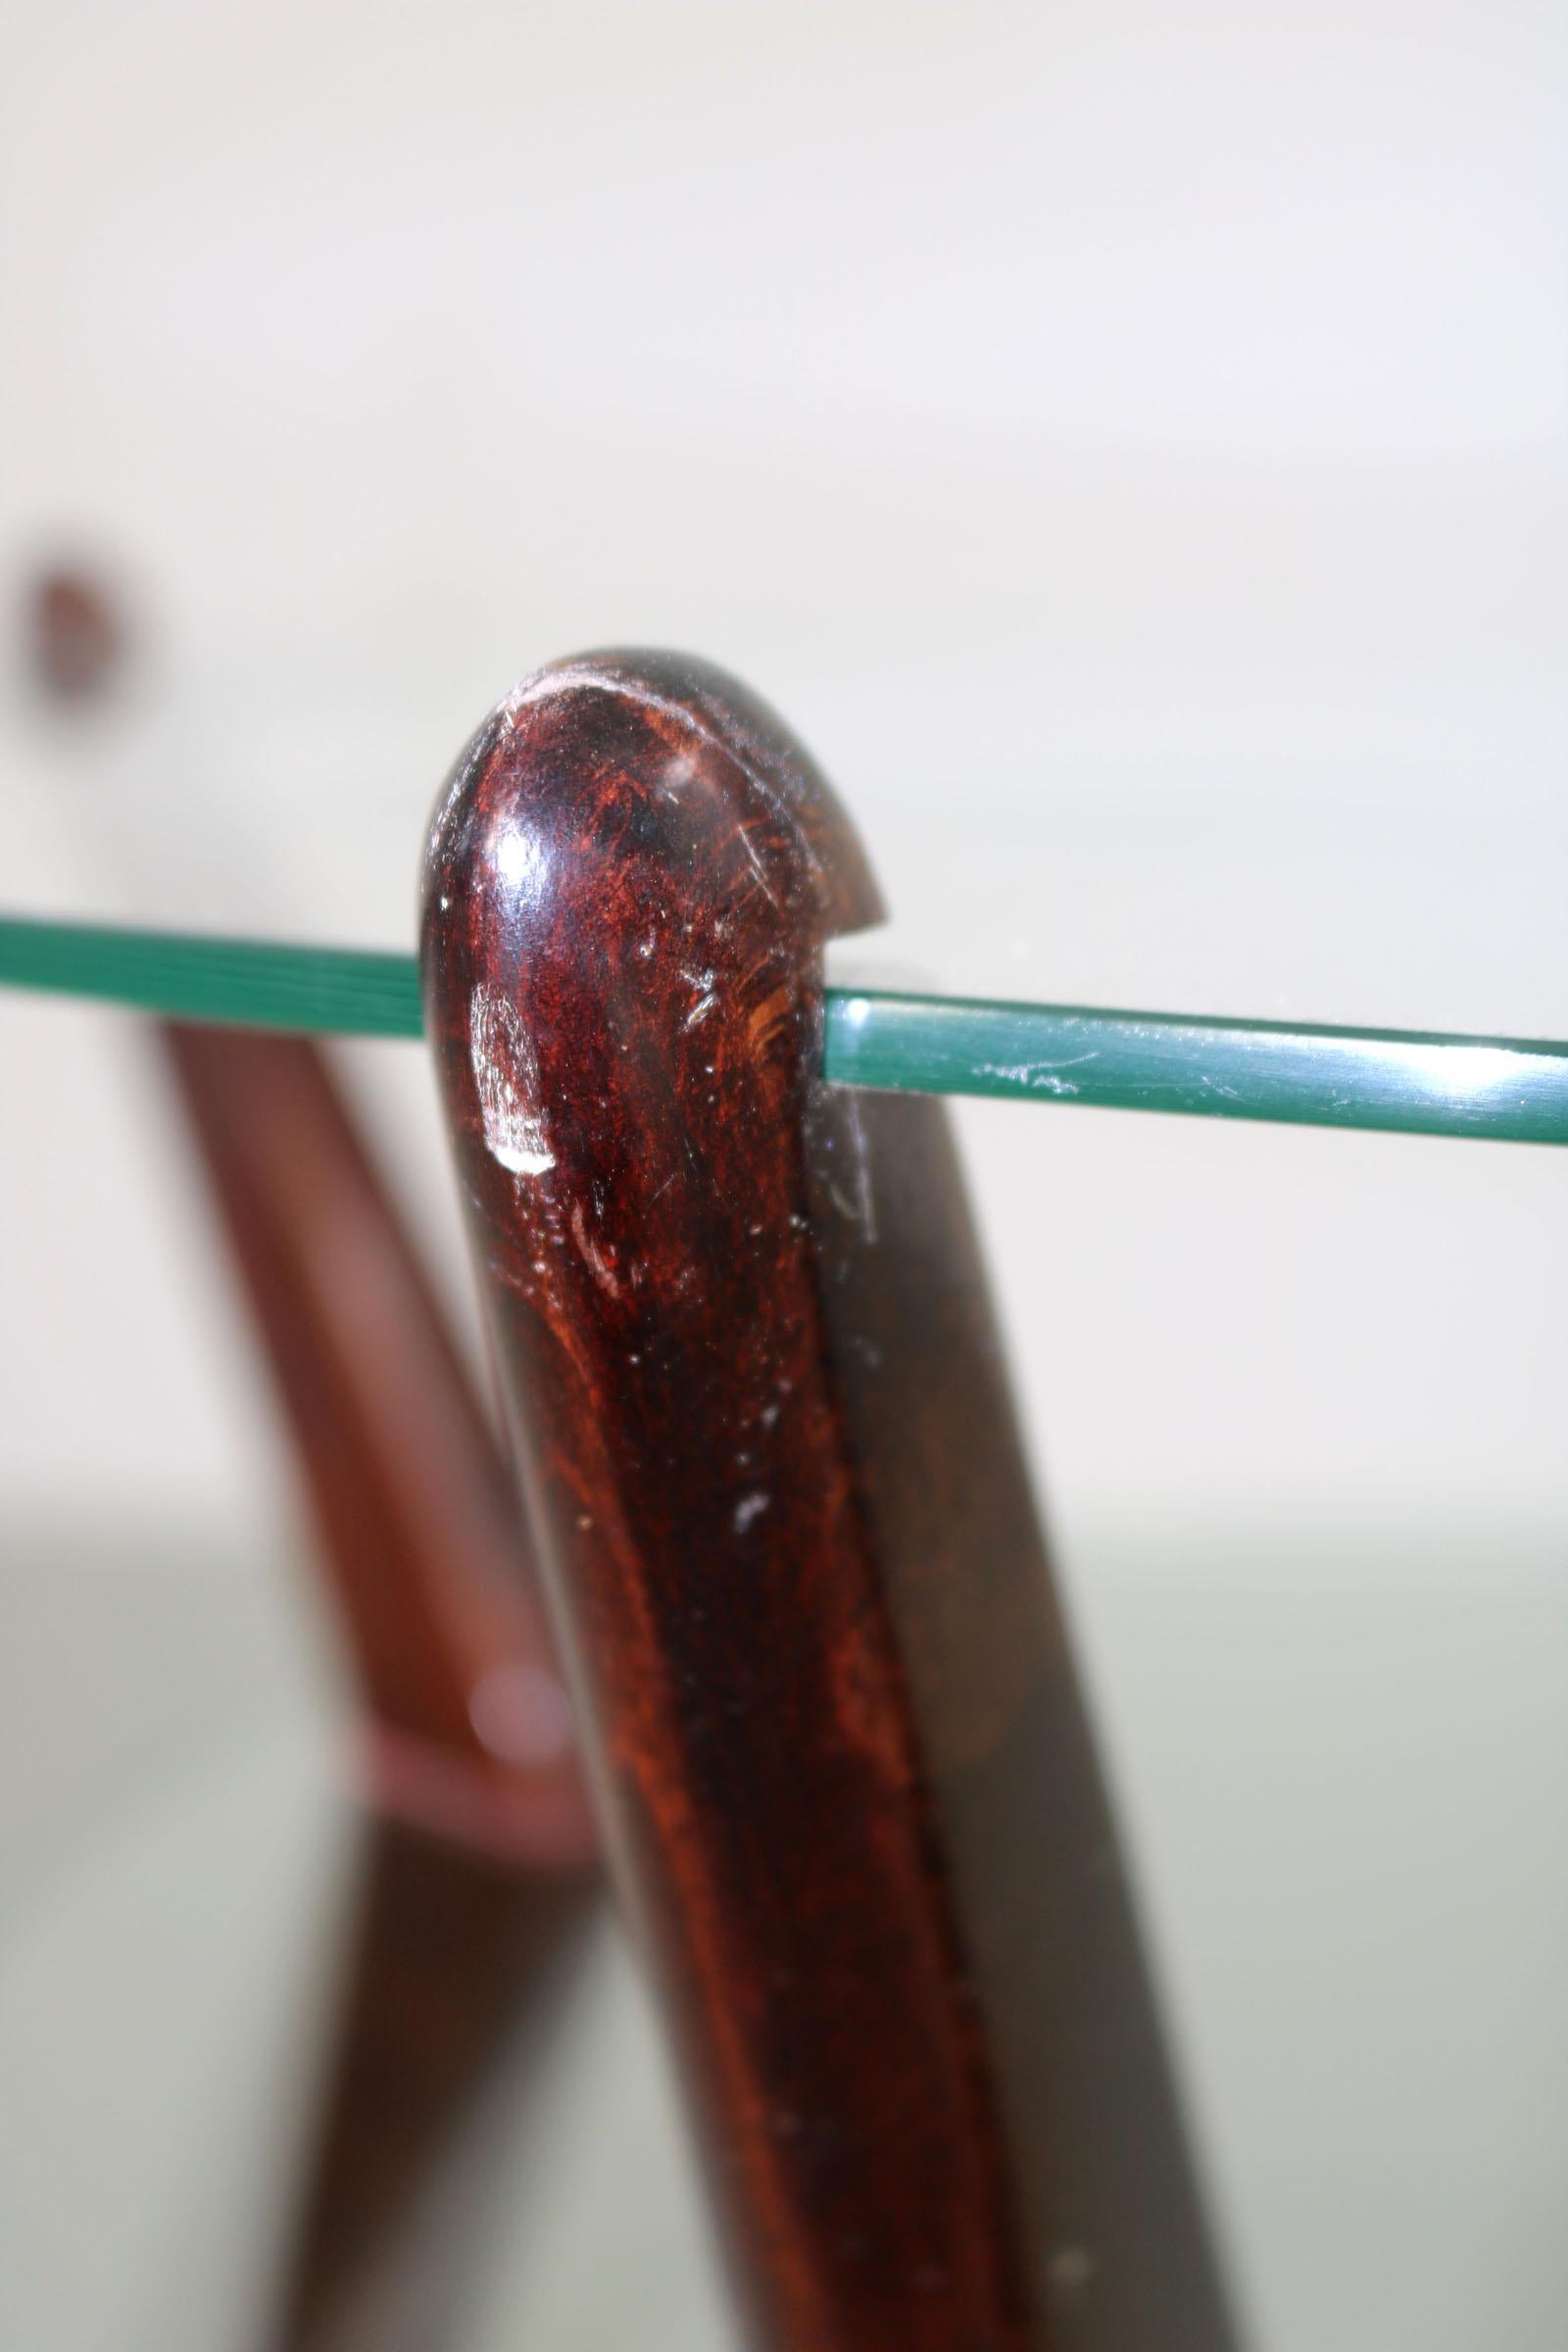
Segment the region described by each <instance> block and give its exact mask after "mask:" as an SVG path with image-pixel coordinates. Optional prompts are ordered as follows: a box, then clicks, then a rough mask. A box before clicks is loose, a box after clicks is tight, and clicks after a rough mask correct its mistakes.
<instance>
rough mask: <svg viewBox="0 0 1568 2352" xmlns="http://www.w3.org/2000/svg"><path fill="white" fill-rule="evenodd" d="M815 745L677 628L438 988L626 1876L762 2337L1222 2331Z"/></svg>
mask: <svg viewBox="0 0 1568 2352" xmlns="http://www.w3.org/2000/svg"><path fill="white" fill-rule="evenodd" d="M879 913H880V907H879V906H878V902H877V899H876V894H875V890H874V887H873V885H872V883H871V881H870V878H869V876H868V874H867V871H866V867H865V864H864V861H863V858H862V856H861V853H860V850H859V848H858V843H857V842H856V840H855V838H854V836H853V834H852V833H851V831H850V829H849V827H848V825H847V822H846V820H845V818H844V816H843V814H842V812H841V811H840V809H838V807H837V804H836V803H835V801H834V799H833V797H832V794H831V792H830V790H829V788H828V787H827V785H826V784H825V782H824V781H823V779H822V777H821V776H820V774H819V773H818V772H817V771H816V770H815V768H814V767H813V766H812V764H811V763H810V761H809V759H808V758H807V757H806V755H805V754H804V753H803V752H802V751H801V750H800V748H799V746H797V745H796V744H795V743H794V742H793V741H792V740H791V739H790V738H789V737H788V736H787V734H786V733H785V732H784V730H783V728H782V727H781V726H780V724H779V722H778V721H777V720H776V719H775V718H774V717H773V716H772V714H771V713H770V712H768V711H766V710H765V709H764V708H763V707H762V706H761V705H760V704H759V703H757V702H756V701H755V700H754V698H752V697H751V696H750V695H749V694H748V693H747V692H746V691H745V689H743V688H741V687H739V686H738V685H737V684H736V683H735V682H734V681H733V680H730V679H728V678H726V677H724V676H723V675H722V674H721V673H719V672H716V671H714V670H712V669H710V668H708V667H707V666H706V665H704V664H701V663H697V662H687V661H684V660H681V659H678V658H675V657H671V656H662V655H660V656H649V655H605V656H593V657H588V658H585V659H584V660H582V661H579V662H566V663H563V664H560V665H558V666H557V667H555V668H552V669H548V670H545V671H542V672H540V673H539V674H538V675H537V676H536V677H535V678H533V679H531V680H529V681H528V682H527V683H526V684H525V685H524V686H523V687H521V688H520V689H519V690H518V691H517V692H516V693H515V695H513V696H512V697H511V698H509V700H508V701H507V702H506V703H505V704H503V705H502V706H501V707H500V708H499V709H498V710H497V711H495V712H494V713H493V714H492V716H491V718H490V719H489V720H488V721H487V722H486V724H485V725H484V727H482V728H481V730H480V732H479V733H478V735H477V736H476V737H475V738H474V741H473V743H472V744H471V745H470V747H469V749H468V751H467V753H466V755H465V757H464V759H463V760H462V761H461V762H460V764H459V766H458V768H457V770H456V771H455V773H454V776H453V779H452V782H451V784H450V786H449V788H448V791H447V794H446V797H445V800H444V802H443V804H442V807H441V809H440V810H439V812H438V815H437V819H436V825H435V830H434V833H433V836H432V843H431V849H430V856H429V862H428V870H427V875H426V892H425V911H424V936H423V956H424V974H425V991H426V1005H427V1011H428V1017H429V1025H430V1030H431V1034H432V1039H433V1042H434V1046H435V1050H436V1054H437V1058H438V1064H439V1070H440V1079H441V1084H442V1089H443V1093H444V1097H445V1102H446V1106H447V1114H448V1119H449V1122H450V1127H451V1132H452V1137H453V1142H454V1149H455V1152H456V1156H457V1162H458V1170H459V1177H460V1183H461V1187H462V1191H463V1195H464V1198H465V1200H466V1203H467V1204H468V1213H469V1223H470V1233H471V1238H472V1243H473V1249H474V1254H475V1257H476V1260H477V1264H478V1269H479V1274H480V1281H481V1287H482V1290H483V1292H484V1296H485V1299H486V1303H487V1308H488V1313H489V1317H490V1322H491V1327H492V1332H493V1335H494V1341H495V1346H496V1351H497V1356H498V1360H499V1363H500V1367H501V1371H502V1376H503V1383H504V1387H505V1390H506V1395H507V1399H508V1405H509V1409H510V1413H511V1417H512V1423H513V1431H514V1436H515V1450H516V1458H517V1461H518V1465H519V1470H520V1473H521V1476H522V1478H523V1479H524V1481H525V1483H526V1487H527V1490H528V1493H529V1495H530V1498H531V1501H532V1503H533V1505H534V1508H535V1512H536V1515H537V1519H538V1525H539V1529H540V1542H541V1549H542V1566H543V1570H544V1574H545V1576H546V1579H547V1581H548V1583H549V1584H550V1586H551V1587H552V1589H553V1595H554V1600H555V1604H556V1608H557V1613H558V1616H559V1618H560V1620H561V1622H562V1624H563V1625H564V1628H565V1629H566V1633H567V1641H568V1655H567V1666H568V1671H569V1673H570V1675H571V1677H572V1679H573V1682H574V1685H575V1687H576V1691H577V1696H578V1715H579V1721H580V1722H581V1723H582V1724H583V1726H584V1727H585V1736H586V1739H587V1741H588V1746H589V1757H588V1761H589V1765H590V1769H591V1772H592V1774H593V1778H594V1785H595V1789H596V1795H597V1799H598V1802H599V1805H600V1808H601V1815H602V1822H603V1827H604V1833H605V1837H606V1842H607V1845H608V1847H609V1850H610V1852H611V1855H612V1858H613V1868H614V1871H615V1875H616V1880H617V1884H618V1887H619V1890H620V1893H621V1895H622V1898H623V1900H624V1903H625V1905H626V1907H627V1909H628V1911H629V1913H630V1915H631V1916H632V1918H633V1920H634V1921H635V1923H636V1924H637V1926H638V1928H639V1930H640V1933H641V1935H642V1936H643V1938H644V1941H645V1943H646V1946H647V1949H648V1952H649V1955H650V1958H651V1961H652V1964H653V1966H654V1969H655V1971H656V1974H657V1976H658V1979H659V1981H660V1985H661V1987H662V1994H663V1998H664V2001H665V2005H666V2010H667V2014H668V2017H669V2021H670V2025H671V2030H672V2032H673V2034H674V2036H675V2039H676V2042H677V2044H678V2049H679V2055H680V2059H681V2063H682V2068H683V2073H684V2078H685V2082H686V2086H687V2090H688V2095H689V2099H690V2103H691V2106H692V2108H693V2111H694V2114H695V2118H696V2122H697V2125H698V2129H699V2132H700V2135H701V2137H702V2140H703V2142H704V2145H705V2149H706V2153H707V2157H708V2162H709V2169H710V2179H711V2188H712V2194H713V2197H714V2200H715V2203H716V2205H717V2208H718V2211H719V2216H720V2220H721V2225H722V2229H723V2234H724V2237H725V2240H726V2243H727V2246H728V2250H729V2254H730V2258H731V2268H732V2272H733V2275H734V2278H735V2280H736V2284H737V2287H738V2290H739V2292H740V2295H741V2297H742V2299H743V2302H744V2304H745V2306H746V2308H747V2311H748V2313H749V2315H750V2319H751V2322H752V2326H753V2329H754V2332H755V2337H756V2340H758V2341H759V2342H760V2343H764V2344H767V2345H771V2346H776V2347H787V2348H788V2352H807V2348H808V2347H809V2348H810V2352H873V2348H874V2352H920V2348H921V2347H926V2348H928V2352H937V2348H938V2347H940V2348H941V2352H981V2348H982V2347H984V2348H986V2352H1002V2348H1004V2347H1007V2348H1012V2347H1020V2346H1024V2345H1035V2346H1053V2347H1072V2348H1073V2352H1224V2348H1225V2347H1228V2346H1230V2345H1232V2344H1233V2343H1234V2340H1235V2338H1234V2335H1233V2331H1232V2328H1231V2326H1230V2322H1229V2320H1228V2317H1227V2314H1226V2310H1225V2305H1224V2297H1223V2293H1222V2289H1221V2286H1220V2284H1219V2281H1218V2278H1217V2274H1216V2269H1215V2265H1214V2262H1213V2258H1212V2255H1211V2253H1210V2249H1209V2242H1208V2236H1207V2232H1206V2229H1205V2227H1204V2222H1203V2217H1202V2213H1201V2204H1200V2198H1199V2193H1198V2190H1197V2187H1196V2184H1195V2174H1194V2168H1193V2165H1192V2161H1191V2158H1190V2155H1189V2152H1188V2149H1187V2146H1186V2142H1185V2139H1184V2135H1183V2131H1182V2128H1181V2123H1180V2117H1179V2112H1178V2107H1177V2102H1176V2098H1175V2094H1174V2091H1173V2086H1172V2081H1171V2075H1170V2071H1169V2067H1168V2065H1167V2061H1166V2058H1165V2054H1164V2049H1163V2044H1162V2039H1161V2035H1160V2032H1159V2028H1158V2023H1157V2018H1156V2013H1155V2006H1154V2002H1153V1999H1152V1993H1151V1989H1150V1985H1149V1980H1148V1977H1147V1974H1146V1971H1145V1967H1144V1963H1143V1960H1142V1956H1141V1952H1140V1946H1139V1940H1138V1936H1137V1930H1136V1924H1135V1919H1134V1914H1133V1909H1132V1905H1131V1901H1130V1898H1129V1894H1128V1890H1127V1886H1126V1881H1125V1876H1124V1873H1123V1870H1122V1867H1121V1863H1120V1860H1119V1857H1118V1853H1117V1847H1116V1842H1115V1837H1114V1831H1113V1825H1112V1822H1111V1819H1110V1815H1109V1811H1108V1808H1107V1805H1106V1801H1105V1796H1104V1792H1103V1784H1102V1780H1101V1776H1100V1773H1099V1770H1098V1768H1097V1764H1096V1761H1095V1755H1094V1749H1093V1744H1092V1740H1091V1737H1090V1731H1089V1727H1088V1723H1087V1719H1086V1715H1085V1711H1084V1707H1083V1704H1082V1701H1081V1698H1080V1695H1079V1691H1078V1686H1077V1682H1076V1678H1075V1675H1074V1671H1073V1666H1072V1661H1071V1657H1070V1654H1069V1650H1068V1646H1067V1642H1066V1640H1065V1637H1064V1633H1063V1629H1062V1625H1061V1621H1060V1616H1059V1612H1058V1610H1057V1607H1056V1604H1055V1601H1054V1596H1053V1592H1052V1586H1051V1581H1050V1574H1049V1568H1048V1564H1047V1561H1046V1556H1045V1552H1044V1549H1043V1546H1042V1543H1041V1538H1040V1535H1039V1532H1038V1528H1037V1524H1036V1519H1035V1515H1034V1511H1033V1507H1032V1504H1031V1501H1030V1496H1029V1492H1028V1484H1027V1479H1026V1475H1025V1471H1024V1467H1023V1461H1022V1455H1021V1452H1020V1448H1019V1445H1018V1440H1017V1435H1016V1431H1015V1428H1014V1425H1013V1419H1012V1413H1011V1407H1010V1404H1009V1400H1008V1397H1007V1392H1006V1383H1005V1375H1004V1373H1003V1370H1002V1368H1001V1365H1000V1362H999V1358H998V1350H997V1345H996V1340H995V1335H994V1331H993V1326H992V1320H991V1315H990V1310H989V1308H988V1306H987V1303H986V1298H985V1291H984V1285H983V1280H982V1276H981V1271H980V1267H979V1264H978V1261H977V1257H976V1252H975V1248H974V1243H973V1237H972V1234H971V1231H970V1226H969V1220H968V1216H967V1211H966V1209H965V1205H964V1201H963V1197H962V1192H961V1187H960V1185H959V1181H958V1177H957V1174H956V1167H955V1163H954V1160H953V1155H952V1152H951V1148H950V1145H949V1142H948V1137H947V1130H946V1123H945V1120H944V1117H943V1115H942V1113H941V1111H940V1109H939V1108H938V1107H936V1106H935V1105H932V1104H929V1103H905V1102H898V1101H894V1100H893V1099H887V1100H882V1099H878V1098H871V1097H856V1096H853V1095H850V1094H841V1093H837V1092H835V1091H833V1090H830V1089H828V1088H826V1087H825V1086H824V1085H823V1084H821V1083H820V1081H819V1080H818V1078H817V1076H816V1074H815V1073H816V1071H817V1069H818V1067H819V1047H820V1021H821V993H822V981H821V951H822V944H823V941H824V940H825V939H826V938H827V937H828V936H829V935H831V934H833V933H834V932H838V931H843V930H848V929H853V928H855V927H857V926H858V925H861V924H864V923H867V922H870V921H874V920H875V919H877V917H878V915H879Z"/></svg>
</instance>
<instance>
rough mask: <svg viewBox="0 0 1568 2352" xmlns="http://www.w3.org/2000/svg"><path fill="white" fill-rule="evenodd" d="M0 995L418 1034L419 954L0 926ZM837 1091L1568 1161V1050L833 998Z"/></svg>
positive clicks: (1542, 1044)
mask: <svg viewBox="0 0 1568 2352" xmlns="http://www.w3.org/2000/svg"><path fill="white" fill-rule="evenodd" d="M0 985H9V986H11V987H18V988H32V989H44V990H51V991H56V992H60V993H64V994H68V995H72V996H83V997H93V998H98V999H100V1000H103V1001H106V1002H108V1003H111V1004H118V1005H134V1006H137V1007H139V1008H140V1009H142V1010H143V1011H147V1012H157V1013H162V1014H164V1015H166V1016H168V1017H172V1018H174V1019H181V1020H191V1021H220V1022H229V1023H233V1024H237V1025H239V1026H241V1027H253V1028H276V1029H289V1030H296V1031H304V1032H308V1033H314V1034H331V1035H337V1036H349V1037H401V1038H414V1037H418V1036H419V1035H421V1033H422V1030H423V1021H422V1017H421V1011H420V1004H419V983H418V969H417V963H416V961H415V958H414V957H413V956H396V955H383V954H374V953H369V952H367V951H365V950H362V949H355V948H321V947H304V946H294V945H290V944H285V943H283V942H280V941H268V940H239V939H207V938H200V937H195V936H191V935H184V934H178V933H172V932H157V931H133V930H122V929H119V928H112V927H109V926H104V925H94V924H84V923H55V922H41V921H38V920H35V919H29V918H24V917H5V918H0ZM824 1069H825V1072H826V1075H827V1076H828V1078H830V1079H831V1080H833V1081H835V1082H836V1083H837V1084H840V1085H845V1086H858V1087H877V1088H894V1089H899V1090H903V1091H912V1092H915V1093H921V1094H955V1095H981V1096H991V1097H995V1098H999V1099H1008V1100H1015V1101H1017V1100H1021V1101H1026V1102H1031V1103H1092V1104H1099V1105H1100V1106H1102V1107H1103V1108H1113V1109H1121V1110H1156V1111H1177V1112H1184V1113H1186V1114H1188V1115H1190V1116H1194V1117H1199V1118H1226V1119H1267V1120H1276V1121H1285V1122H1288V1123H1290V1124H1293V1125H1298V1126H1318V1127H1351V1128H1379V1129H1387V1130H1392V1131H1396V1132H1402V1133H1405V1134H1411V1135H1448V1136H1472V1137H1479V1138H1487V1139H1491V1140H1493V1141H1495V1142H1511V1143H1537V1144H1568V1045H1564V1044H1560V1043H1555V1042H1551V1041H1547V1040H1540V1041H1532V1040H1528V1039H1520V1038H1498V1037H1466V1036H1452V1035H1444V1034H1440V1033H1437V1032H1429V1031H1416V1030H1377V1029H1346V1028H1333V1027H1325V1026H1322V1025H1314V1024H1307V1023H1292V1022H1286V1021H1249V1020H1236V1019H1230V1018H1204V1017H1202V1016H1199V1015H1190V1014H1178V1013H1162V1012H1129V1011H1124V1010H1118V1009H1114V1008H1108V1007H1101V1006H1094V1005H1014V1004H1005V1003H999V1002H992V1001H988V1000H984V999H978V998H959V997H928V996H916V995H910V994H907V993H900V994H894V993H892V992H888V991H882V990H845V989H834V990H830V991H829V992H828V999H827V1019H826V1035H825V1038H824Z"/></svg>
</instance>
